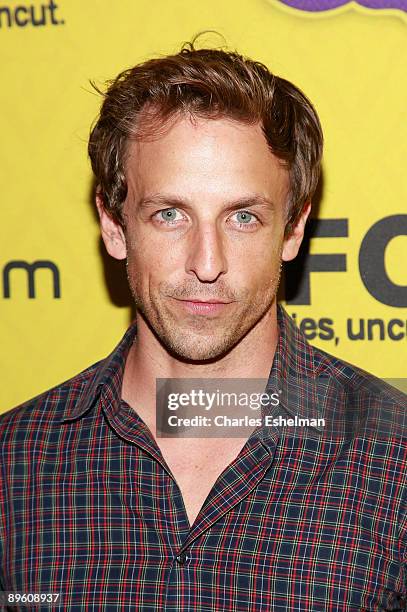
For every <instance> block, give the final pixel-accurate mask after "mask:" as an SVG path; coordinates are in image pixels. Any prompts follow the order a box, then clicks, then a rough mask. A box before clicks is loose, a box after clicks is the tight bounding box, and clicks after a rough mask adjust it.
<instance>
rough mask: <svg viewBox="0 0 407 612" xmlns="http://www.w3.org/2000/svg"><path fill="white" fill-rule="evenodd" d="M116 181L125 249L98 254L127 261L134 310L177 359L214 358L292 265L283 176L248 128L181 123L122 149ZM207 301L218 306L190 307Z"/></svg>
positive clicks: (217, 122)
mask: <svg viewBox="0 0 407 612" xmlns="http://www.w3.org/2000/svg"><path fill="white" fill-rule="evenodd" d="M126 177H127V182H128V196H127V199H126V201H125V203H124V215H125V220H126V231H125V246H124V248H125V250H124V251H120V253H119V252H118V251H117V248H116V250H114V249H112V250H113V251H114V252H112V250H109V248H108V250H109V252H111V254H113V255H114V256H116V257H122V256H126V255H127V271H128V279H129V284H130V288H131V291H132V294H133V297H134V299H135V302H136V305H137V307H138V310H139V311H140V312H141V313H142V314H143V316H144V317H145V319H146V320H147V321H148V323H149V324H150V326H151V328H152V329H153V330H154V332H155V334H156V335H157V336H158V338H159V339H160V341H161V342H162V344H163V345H164V346H165V347H166V349H167V350H169V351H170V352H172V353H173V354H175V355H176V356H177V357H178V358H182V359H186V360H193V361H195V360H208V359H213V358H218V357H221V356H222V355H224V354H225V353H226V352H227V351H228V350H229V349H231V348H233V347H234V346H235V345H236V344H237V343H238V342H239V341H240V340H241V339H242V338H243V337H244V336H245V335H246V334H247V333H248V332H250V330H252V329H253V327H254V326H256V324H258V323H259V322H260V321H261V320H262V319H263V317H265V316H266V315H267V313H268V312H269V311H270V308H271V307H272V305H273V302H274V300H275V296H276V292H277V287H278V282H279V276H280V267H281V260H282V257H284V254H285V257H284V258H285V259H292V256H291V255H292V246H293V245H292V244H291V247H290V244H289V241H284V227H285V221H286V207H285V203H286V198H287V191H288V173H287V171H286V170H285V169H284V168H283V167H282V166H281V163H280V162H279V160H277V158H276V157H274V156H273V155H272V154H271V152H270V150H269V148H268V146H267V143H266V140H265V138H264V135H263V133H262V130H261V128H260V127H259V126H258V125H256V126H253V125H251V126H248V125H245V124H242V123H237V122H234V121H231V120H228V119H196V120H194V122H191V120H190V119H189V118H187V117H184V118H179V119H177V120H176V122H175V123H174V124H173V125H172V127H171V128H170V129H169V131H167V132H165V134H164V135H162V136H160V137H159V138H156V139H155V140H154V141H151V140H150V141H147V142H146V141H143V142H132V143H131V144H130V147H129V157H128V159H127V162H126ZM304 222H305V221H304ZM291 240H293V239H291ZM105 242H106V237H105ZM123 242H124V241H123ZM297 242H298V240H297ZM107 246H108V245H107ZM294 246H295V245H294ZM298 246H299V244H298ZM290 248H291V250H290ZM294 250H295V249H294ZM296 250H298V248H297V249H296ZM285 251H287V253H285ZM295 254H296V252H295ZM294 256H295V255H294ZM209 300H212V301H213V300H216V301H218V302H219V301H220V302H222V303H221V304H219V303H218V304H217V305H216V304H212V305H208V304H206V305H205V304H201V305H199V304H196V302H197V301H198V302H199V301H200V302H205V301H209Z"/></svg>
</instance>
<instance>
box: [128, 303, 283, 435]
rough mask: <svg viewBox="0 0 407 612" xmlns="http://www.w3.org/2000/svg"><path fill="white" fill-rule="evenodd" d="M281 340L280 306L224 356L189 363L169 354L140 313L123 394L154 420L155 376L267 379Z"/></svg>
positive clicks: (149, 418)
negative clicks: (279, 333) (278, 319)
mask: <svg viewBox="0 0 407 612" xmlns="http://www.w3.org/2000/svg"><path fill="white" fill-rule="evenodd" d="M277 341H278V325H277V307H276V303H274V304H273V305H272V307H271V308H270V310H269V311H268V312H267V313H266V315H265V316H264V317H263V318H262V319H261V320H260V321H259V322H258V323H257V324H256V325H255V327H253V328H252V329H251V330H250V331H249V332H248V333H247V334H246V336H245V337H244V338H242V340H241V341H240V342H239V343H238V344H237V345H236V346H235V347H234V348H233V349H232V350H231V351H229V353H227V354H226V355H225V356H224V357H222V358H220V359H219V360H218V361H216V362H211V363H203V364H202V363H199V364H197V363H186V362H184V361H181V360H177V359H176V358H174V357H173V356H172V355H170V354H169V353H168V352H167V351H166V349H165V348H164V347H163V346H162V344H161V343H160V342H159V340H157V338H156V337H155V335H154V334H153V333H152V332H151V330H150V329H149V327H148V325H147V324H146V323H145V321H144V319H143V318H142V317H141V316H140V315H139V314H137V336H136V340H135V342H134V344H133V345H132V347H131V348H130V351H129V353H128V356H127V360H126V365H125V371H124V376H123V387H122V398H123V399H124V400H125V401H126V402H127V403H128V404H129V405H130V406H132V407H133V408H135V409H136V410H137V412H138V414H139V415H140V417H141V418H142V419H143V420H144V421H145V422H146V423H147V424H150V425H151V424H152V417H153V415H152V414H151V413H152V412H154V407H155V393H156V378H259V379H267V378H268V377H269V374H270V370H271V366H272V364H273V358H274V354H275V350H276V346H277Z"/></svg>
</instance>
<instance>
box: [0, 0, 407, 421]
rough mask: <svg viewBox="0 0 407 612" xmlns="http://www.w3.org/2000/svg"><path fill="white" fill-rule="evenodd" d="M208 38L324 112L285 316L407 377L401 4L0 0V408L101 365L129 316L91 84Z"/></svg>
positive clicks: (406, 42) (349, 353)
mask: <svg viewBox="0 0 407 612" xmlns="http://www.w3.org/2000/svg"><path fill="white" fill-rule="evenodd" d="M202 30H214V31H216V32H218V33H220V34H221V35H222V36H223V37H224V40H225V41H226V44H227V46H228V48H230V49H236V50H238V51H239V52H241V53H243V54H245V55H248V56H251V57H252V58H255V59H257V60H260V61H262V62H264V63H265V64H267V65H268V66H269V67H270V68H271V69H272V70H273V72H275V73H276V74H278V75H280V76H282V77H285V78H287V79H289V80H291V81H293V82H294V83H295V84H296V85H298V86H299V87H300V88H301V89H302V90H303V91H304V92H305V93H306V94H307V95H308V96H309V97H310V99H311V100H312V102H313V103H314V105H315V107H316V109H317V111H318V113H319V116H320V119H321V122H322V126H323V129H324V134H325V154H324V163H323V176H322V180H321V184H320V187H319V190H318V193H317V196H316V198H315V202H314V213H313V215H314V219H313V220H312V221H311V223H310V224H309V228H308V234H307V239H306V240H305V242H304V248H303V249H302V252H301V255H300V258H299V260H298V262H297V263H296V264H292V265H290V266H288V267H287V270H286V274H285V279H284V287H283V291H282V296H281V297H282V299H283V302H284V303H286V306H287V310H288V311H289V313H290V314H291V315H292V316H293V317H294V318H295V320H296V322H297V324H298V325H299V326H300V327H301V329H302V330H303V331H304V333H305V334H306V335H307V337H308V338H309V339H310V341H311V342H312V343H314V344H315V345H317V346H318V347H320V348H322V349H324V350H325V351H328V352H329V353H333V354H335V355H337V356H339V357H341V358H343V359H345V360H347V361H350V362H353V363H355V364H357V365H358V366H360V367H362V368H364V369H367V370H369V371H371V372H373V373H374V374H376V375H377V376H380V377H382V378H394V379H396V378H399V379H401V378H403V377H405V375H406V367H407V366H406V363H407V357H406V356H407V351H406V349H407V265H406V262H407V257H406V252H407V250H406V246H407V206H406V204H407V171H406V160H407V70H406V66H407V0H363V1H361V2H360V3H356V2H349V3H347V2H345V1H344V0H239V1H237V0H205V2H186V1H181V0H155V1H154V2H151V1H149V0H121V1H120V2H116V3H113V2H110V1H109V0H88V1H87V2H83V1H82V0H59V1H58V2H54V1H53V0H50V1H49V2H47V1H44V0H43V1H36V0H31V1H25V0H18V1H11V0H9V1H6V0H0V54H1V55H0V57H1V62H0V74H1V89H0V92H1V93H0V95H1V113H0V130H1V143H0V178H1V181H0V185H1V211H2V214H1V217H2V222H1V225H0V228H1V229H0V232H1V234H0V239H1V251H0V268H1V277H0V278H1V280H0V282H1V288H0V292H1V293H0V299H1V319H0V325H1V332H0V333H1V348H2V350H1V356H0V359H1V364H0V365H1V373H2V377H3V381H2V385H1V390H0V395H1V404H0V411H5V410H7V409H9V408H11V407H13V406H15V405H17V404H19V403H21V402H23V401H24V400H26V399H29V398H30V397H33V396H34V395H37V394H39V393H41V392H42V391H44V390H46V389H48V388H50V387H52V386H54V385H56V384H58V383H60V382H62V381H64V380H66V379H68V378H70V377H71V376H73V375H74V374H76V373H78V372H79V371H80V370H82V369H84V368H86V367H87V366H89V365H90V364H92V363H94V362H96V361H98V360H99V359H102V358H103V357H105V356H106V355H107V354H108V353H110V351H111V350H112V349H113V347H114V346H115V345H116V344H117V342H118V341H119V340H120V338H121V336H122V334H123V332H124V331H125V329H126V328H127V327H128V325H129V323H130V321H131V320H132V319H133V318H134V316H135V314H134V310H133V309H132V308H131V305H130V304H131V300H130V297H129V293H128V290H127V287H126V276H125V272H124V269H123V265H122V264H123V262H121V263H120V262H116V261H114V260H112V259H111V258H109V256H107V255H106V254H105V252H104V247H103V246H102V243H101V240H100V236H99V227H98V221H97V216H96V214H95V207H94V204H93V201H92V200H93V196H92V194H93V188H94V185H93V183H92V174H91V170H90V166H89V163H88V160H87V153H86V147H87V139H88V134H89V129H90V126H91V124H92V122H93V121H94V119H95V117H96V115H97V111H98V107H99V105H100V97H99V96H98V95H97V94H96V93H95V91H94V90H93V89H92V87H91V85H90V83H89V80H90V79H91V80H93V81H95V82H96V83H97V84H98V85H99V86H102V85H103V83H104V82H105V81H106V80H107V79H111V78H113V77H115V76H116V75H117V74H118V73H119V72H120V71H122V70H123V69H124V68H127V67H130V66H132V65H134V64H135V63H138V62H140V61H143V60H146V59H148V58H151V57H155V56H157V55H160V54H167V53H174V52H176V51H178V50H179V49H180V47H181V45H182V44H183V43H184V42H186V41H188V40H191V39H192V38H193V36H194V35H196V34H197V33H198V32H200V31H202ZM205 41H206V42H207V44H208V45H211V46H219V45H223V44H224V41H223V40H220V39H219V36H216V35H215V34H210V33H208V34H206V35H205ZM201 46H204V45H203V44H202V43H201ZM317 218H318V220H317Z"/></svg>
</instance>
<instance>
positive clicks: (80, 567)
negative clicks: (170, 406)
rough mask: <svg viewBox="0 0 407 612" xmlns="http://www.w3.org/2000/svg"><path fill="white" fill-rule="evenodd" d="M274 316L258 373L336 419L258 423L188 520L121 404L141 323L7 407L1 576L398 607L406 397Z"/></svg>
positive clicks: (0, 437) (224, 601)
mask: <svg viewBox="0 0 407 612" xmlns="http://www.w3.org/2000/svg"><path fill="white" fill-rule="evenodd" d="M278 320H279V330H280V337H279V343H278V347H277V351H276V355H275V358H274V362H273V367H272V370H271V373H270V385H275V384H276V383H279V384H281V382H282V381H285V386H286V392H285V393H286V395H285V401H284V402H283V407H284V408H285V409H286V411H287V412H288V413H290V414H297V415H304V414H307V413H308V414H309V413H310V411H311V412H312V413H313V414H315V415H319V416H321V415H324V416H326V417H327V422H328V421H329V422H330V423H331V427H330V428H328V429H327V430H326V431H325V432H322V433H321V430H318V428H316V429H312V428H310V431H309V433H308V434H305V433H300V434H299V433H298V432H297V433H295V434H294V433H292V432H291V433H290V431H286V430H284V431H283V430H281V429H279V428H278V427H274V426H273V427H260V428H258V429H256V430H255V431H254V432H253V433H252V434H251V435H250V437H249V438H248V440H247V442H246V444H245V446H244V447H243V448H242V450H241V451H240V453H239V454H238V456H237V457H236V458H235V459H234V461H232V462H231V463H230V465H229V466H228V467H227V468H226V469H225V470H224V471H223V473H222V474H221V475H220V476H219V478H218V479H217V481H216V483H215V485H214V487H213V489H212V490H211V492H210V494H209V495H208V497H207V498H206V500H205V502H204V504H203V507H202V508H201V511H200V513H199V515H198V516H197V518H196V520H195V522H194V524H193V525H192V526H191V525H190V524H189V522H188V517H187V514H186V511H185V507H184V503H183V499H182V495H181V492H180V489H179V487H178V485H177V483H176V481H175V479H174V477H173V476H172V474H171V471H170V470H169V468H168V466H167V465H166V463H165V461H164V459H163V456H162V454H161V452H160V450H159V447H158V446H157V443H156V442H155V440H154V438H153V436H152V434H151V432H150V431H149V430H148V428H147V427H146V425H145V424H144V423H143V421H142V420H141V419H140V418H139V416H138V415H137V412H136V411H135V410H134V409H132V408H131V407H130V406H129V405H128V404H126V402H124V401H123V400H122V399H121V385H122V379H123V369H124V365H125V359H126V355H127V352H128V350H129V348H130V346H131V343H132V342H133V340H134V338H135V335H136V327H135V324H133V325H132V326H131V327H130V328H129V330H128V331H127V332H126V334H125V336H124V337H123V339H122V341H121V342H120V344H119V345H118V346H117V347H116V348H115V350H114V351H113V353H112V354H111V355H110V356H109V357H107V358H106V359H104V360H102V361H100V362H98V363H96V364H94V365H92V366H91V367H90V368H88V369H87V370H85V371H84V372H82V373H80V374H78V375H77V376H75V377H74V378H72V379H71V380H69V381H67V382H65V383H63V384H61V385H59V386H57V387H55V388H53V389H51V390H49V391H47V392H46V393H43V394H41V395H40V396H38V397H36V398H34V399H32V400H30V401H28V402H26V403H24V404H23V405H21V406H18V407H17V408H14V409H13V410H11V411H8V412H6V413H4V414H3V415H1V417H0V441H1V444H0V448H1V454H0V460H1V472H0V478H1V488H0V493H1V506H0V508H1V521H0V578H1V588H2V589H3V590H5V591H15V592H17V593H19V594H20V595H21V594H30V593H31V594H35V593H36V594H44V593H57V594H59V600H58V602H57V603H56V604H55V605H54V609H57V610H64V611H65V610H78V611H83V610H95V611H96V610H98V611H99V610H109V611H115V610H117V611H118V610H121V611H126V610H128V611H130V610H137V609H139V610H154V611H161V610H166V611H180V610H182V611H187V612H189V611H191V610H199V611H216V612H218V611H235V612H238V611H240V612H244V611H245V612H246V611H252V612H255V611H258V612H260V611H268V610H290V611H294V610H295V611H301V610H310V611H313V612H315V611H318V610H330V611H331V610H337V611H341V612H343V611H345V610H352V611H360V610H405V609H407V604H406V601H407V580H406V575H407V574H406V560H407V555H406V541H407V540H406V535H407V534H406V526H407V525H406V465H407V444H406V437H405V435H404V431H405V430H404V428H403V425H404V420H403V419H404V411H405V407H406V406H405V396H404V395H402V394H401V393H398V392H396V391H394V390H392V389H391V388H390V387H388V386H385V385H384V383H382V382H380V381H378V380H377V379H375V378H374V377H372V376H370V375H368V374H366V373H364V372H362V371H360V370H358V369H357V368H354V367H352V366H350V365H349V364H346V363H344V362H342V361H340V360H339V359H336V358H334V357H332V356H330V355H327V354H325V353H324V352H322V351H319V350H317V349H315V348H313V347H312V346H310V345H309V344H308V342H307V341H306V339H305V337H304V336H303V335H302V334H301V333H300V332H299V331H298V329H297V328H296V327H295V326H294V324H293V322H292V320H291V319H290V318H289V317H288V315H287V314H286V313H285V312H284V311H283V310H282V309H281V308H280V309H279V319H278ZM311 430H312V431H311ZM180 444H182V440H180ZM197 486H199V483H197ZM3 608H4V609H7V607H6V606H5V604H4V605H3ZM9 609H15V608H12V607H10V608H9ZM21 609H25V608H21ZM29 609H44V610H45V609H48V608H47V607H46V606H45V604H40V605H39V607H37V608H34V606H33V605H30V606H29Z"/></svg>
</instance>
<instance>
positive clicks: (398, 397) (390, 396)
mask: <svg viewBox="0 0 407 612" xmlns="http://www.w3.org/2000/svg"><path fill="white" fill-rule="evenodd" d="M312 352H313V357H314V368H315V375H316V377H318V378H324V377H325V378H329V379H330V380H331V381H333V382H334V383H336V384H337V385H340V386H341V387H343V389H344V390H346V391H347V392H348V393H349V394H350V393H351V394H352V395H355V396H361V397H366V398H370V399H375V400H378V401H382V402H390V403H394V404H399V403H400V402H401V403H402V404H403V405H404V406H406V404H405V402H406V398H407V396H406V395H405V394H404V393H403V392H402V391H401V390H399V389H398V388H396V387H394V386H393V385H391V384H389V382H388V381H390V379H386V380H385V379H382V378H379V377H378V376H375V375H374V374H371V373H370V372H368V371H367V370H364V369H363V368H361V367H359V366H357V365H355V364H353V363H350V362H348V361H345V360H344V359H340V358H339V357H335V356H334V355H332V354H330V353H328V352H326V351H324V350H322V349H319V348H316V347H315V346H313V347H312ZM394 382H396V379H394Z"/></svg>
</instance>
